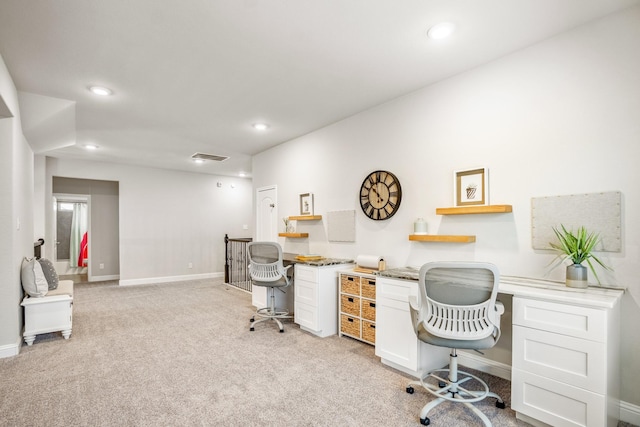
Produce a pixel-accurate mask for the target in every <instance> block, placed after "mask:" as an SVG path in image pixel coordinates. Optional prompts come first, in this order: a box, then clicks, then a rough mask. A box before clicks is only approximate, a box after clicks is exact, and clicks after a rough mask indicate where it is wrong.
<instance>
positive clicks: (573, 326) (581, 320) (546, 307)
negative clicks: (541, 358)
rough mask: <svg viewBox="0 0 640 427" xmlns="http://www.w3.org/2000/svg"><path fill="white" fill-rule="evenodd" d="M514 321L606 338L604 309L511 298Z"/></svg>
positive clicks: (595, 337)
mask: <svg viewBox="0 0 640 427" xmlns="http://www.w3.org/2000/svg"><path fill="white" fill-rule="evenodd" d="M513 324H514V325H520V326H526V327H529V328H534V329H540V330H542V331H549V332H554V333H557V334H562V335H568V336H572V337H576V338H584V339H588V340H592V341H598V342H605V341H606V328H607V323H606V313H605V312H604V310H598V309H594V308H587V307H578V306H573V305H568V304H557V303H553V302H548V301H538V300H532V299H527V298H519V297H514V298H513Z"/></svg>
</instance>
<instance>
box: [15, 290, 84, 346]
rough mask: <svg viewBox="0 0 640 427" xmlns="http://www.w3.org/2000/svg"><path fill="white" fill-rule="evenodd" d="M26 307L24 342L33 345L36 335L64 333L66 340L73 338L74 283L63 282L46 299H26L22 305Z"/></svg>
mask: <svg viewBox="0 0 640 427" xmlns="http://www.w3.org/2000/svg"><path fill="white" fill-rule="evenodd" d="M20 305H21V306H23V307H24V333H23V337H24V341H25V342H26V343H27V345H32V344H33V342H34V341H35V339H36V335H39V334H46V333H49V332H62V336H63V337H64V339H69V337H70V336H71V326H72V320H73V281H71V280H61V281H60V282H59V284H58V288H57V289H54V290H51V291H49V292H48V293H47V295H45V296H44V297H40V298H34V297H29V296H27V297H25V298H24V299H23V300H22V303H21V304H20Z"/></svg>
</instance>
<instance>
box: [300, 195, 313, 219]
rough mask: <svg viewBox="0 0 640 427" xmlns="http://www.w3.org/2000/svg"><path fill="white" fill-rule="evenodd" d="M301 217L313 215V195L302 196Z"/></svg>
mask: <svg viewBox="0 0 640 427" xmlns="http://www.w3.org/2000/svg"><path fill="white" fill-rule="evenodd" d="M300 215H313V193H304V194H301V195H300Z"/></svg>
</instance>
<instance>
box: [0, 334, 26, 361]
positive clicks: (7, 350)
mask: <svg viewBox="0 0 640 427" xmlns="http://www.w3.org/2000/svg"><path fill="white" fill-rule="evenodd" d="M21 344H22V337H18V342H17V343H15V344H7V345H1V346H0V359H4V358H7V357H13V356H17V355H18V354H20V345H21Z"/></svg>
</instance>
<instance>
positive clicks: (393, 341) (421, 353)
mask: <svg viewBox="0 0 640 427" xmlns="http://www.w3.org/2000/svg"><path fill="white" fill-rule="evenodd" d="M376 288H377V290H376V356H379V357H380V359H381V361H382V363H384V364H385V365H388V366H391V367H393V368H396V369H398V370H401V371H403V372H406V373H407V374H409V375H413V376H415V377H417V378H420V377H422V376H423V375H424V374H425V373H427V372H429V371H431V370H433V369H439V368H442V367H444V366H446V365H447V363H448V361H449V350H448V349H447V348H440V347H435V346H432V345H429V344H425V343H423V342H422V341H419V340H418V338H417V337H416V334H415V332H414V330H413V324H412V322H411V313H410V311H409V296H417V295H418V282H417V281H415V280H403V279H397V278H390V277H383V276H378V277H377V278H376Z"/></svg>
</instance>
